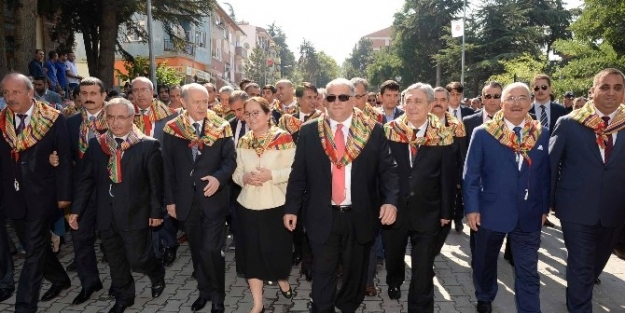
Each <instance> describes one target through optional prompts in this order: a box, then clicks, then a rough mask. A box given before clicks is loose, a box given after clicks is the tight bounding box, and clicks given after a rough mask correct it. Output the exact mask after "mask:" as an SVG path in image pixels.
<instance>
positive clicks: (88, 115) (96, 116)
mask: <svg viewBox="0 0 625 313" xmlns="http://www.w3.org/2000/svg"><path fill="white" fill-rule="evenodd" d="M100 112H102V109H100V110H99V111H98V112H96V113H95V114H91V113H89V112H87V119H88V120H89V119H91V117H92V116H93V117H95V118H98V115H99V114H100Z"/></svg>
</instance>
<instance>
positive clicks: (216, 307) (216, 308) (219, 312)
mask: <svg viewBox="0 0 625 313" xmlns="http://www.w3.org/2000/svg"><path fill="white" fill-rule="evenodd" d="M224 312H226V308H225V307H224V304H223V303H215V302H213V305H212V307H211V313H224Z"/></svg>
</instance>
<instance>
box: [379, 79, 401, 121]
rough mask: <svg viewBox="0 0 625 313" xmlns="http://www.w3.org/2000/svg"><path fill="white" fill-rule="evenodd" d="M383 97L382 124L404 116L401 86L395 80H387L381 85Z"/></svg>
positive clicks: (381, 95)
mask: <svg viewBox="0 0 625 313" xmlns="http://www.w3.org/2000/svg"><path fill="white" fill-rule="evenodd" d="M380 97H382V115H383V116H382V123H383V124H384V123H388V122H390V121H392V120H394V119H396V118H398V117H400V116H402V115H403V114H404V110H402V109H400V108H398V107H397V106H398V105H399V84H398V83H397V82H396V81H394V80H387V81H385V82H383V83H382V85H380Z"/></svg>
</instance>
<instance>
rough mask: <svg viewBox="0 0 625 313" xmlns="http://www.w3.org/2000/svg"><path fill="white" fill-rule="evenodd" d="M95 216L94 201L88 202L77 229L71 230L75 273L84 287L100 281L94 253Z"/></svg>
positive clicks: (87, 287)
mask: <svg viewBox="0 0 625 313" xmlns="http://www.w3.org/2000/svg"><path fill="white" fill-rule="evenodd" d="M95 218H96V208H95V205H94V203H90V204H89V207H88V208H87V209H86V210H85V212H83V214H82V216H80V220H79V221H78V229H77V230H71V233H72V241H73V242H74V263H75V264H76V273H77V274H78V278H79V279H80V284H81V285H82V287H83V288H84V289H90V288H93V287H94V286H95V285H98V284H101V283H102V282H101V281H100V272H99V271H98V261H97V259H96V254H95V241H96V235H95Z"/></svg>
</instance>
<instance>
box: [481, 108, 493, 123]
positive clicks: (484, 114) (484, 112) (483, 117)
mask: <svg viewBox="0 0 625 313" xmlns="http://www.w3.org/2000/svg"><path fill="white" fill-rule="evenodd" d="M494 115H495V114H493V116H494ZM490 120H492V118H489V117H488V113H487V112H486V111H482V123H486V122H488V121H490Z"/></svg>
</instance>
